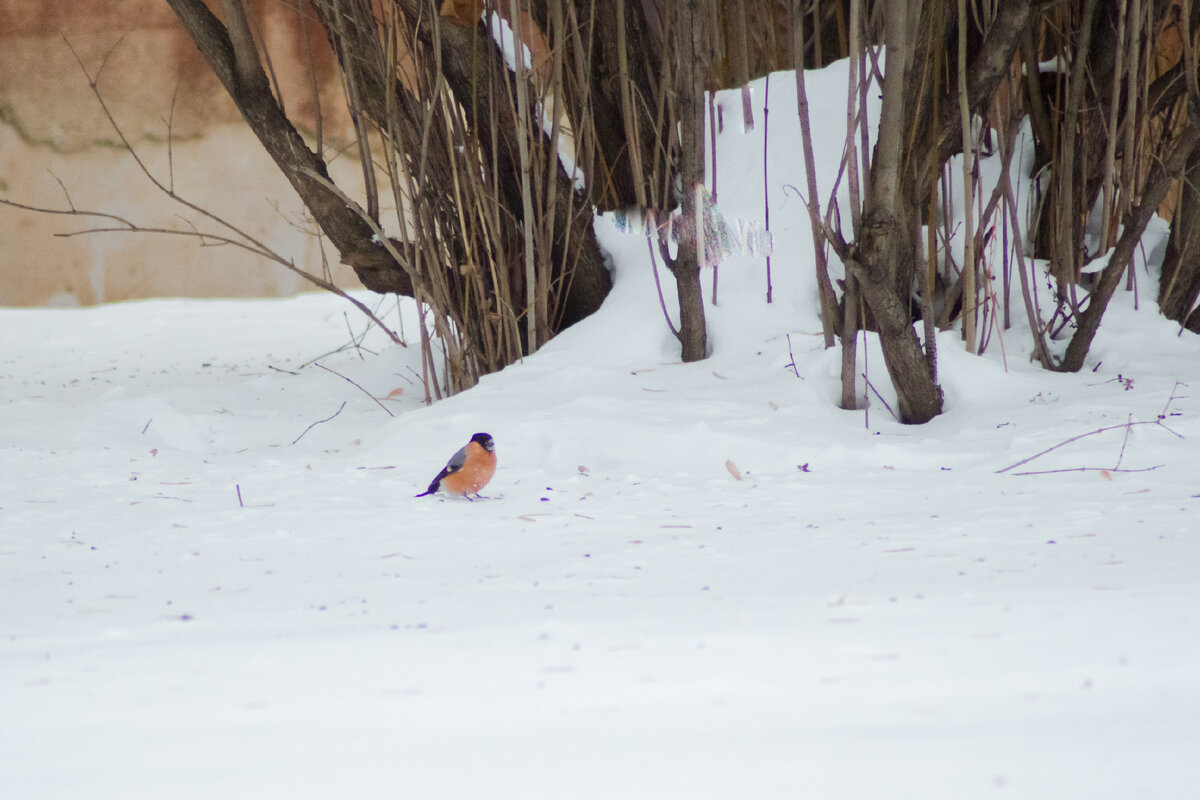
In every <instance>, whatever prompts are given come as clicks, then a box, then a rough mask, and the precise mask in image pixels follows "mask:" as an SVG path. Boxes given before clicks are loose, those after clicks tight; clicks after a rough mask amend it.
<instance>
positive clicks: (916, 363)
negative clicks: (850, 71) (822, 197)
mask: <svg viewBox="0 0 1200 800" xmlns="http://www.w3.org/2000/svg"><path fill="white" fill-rule="evenodd" d="M916 18H917V14H916V12H915V10H914V11H910V9H909V4H908V3H907V0H888V5H887V43H888V47H887V64H886V70H885V72H884V76H883V109H882V111H881V112H880V120H879V130H880V131H883V132H885V133H884V134H883V135H881V136H880V138H879V144H878V146H877V148H876V154H875V159H874V161H873V162H872V164H871V182H870V186H869V187H868V188H867V196H866V207H865V210H864V213H863V228H862V232H861V236H860V237H859V241H858V243H857V246H856V247H853V248H850V249H849V250H848V251H847V252H846V255H845V256H844V257H843V261H845V262H846V266H847V267H848V268H849V269H850V271H851V272H852V273H853V274H854V276H855V277H856V278H857V279H858V283H859V290H860V291H861V292H862V296H863V298H864V299H865V300H866V301H867V305H868V306H869V307H870V309H871V313H872V314H873V315H874V317H875V321H876V323H877V324H878V327H879V343H880V346H881V347H882V348H883V357H884V361H885V363H886V364H887V369H888V374H889V375H890V376H891V379H892V385H893V386H895V388H896V393H897V395H898V396H899V405H900V410H899V414H900V421H901V422H904V423H909V424H919V423H922V422H928V421H929V420H931V419H933V418H934V417H935V416H937V415H938V414H940V413H941V411H942V390H941V389H940V388H939V387H938V385H937V383H936V382H935V381H934V379H933V371H932V369H931V367H930V364H929V362H928V361H927V360H926V358H925V354H924V352H923V351H922V350H921V344H920V342H919V341H918V339H917V335H916V333H915V332H914V330H913V324H912V313H911V311H910V309H909V302H908V294H907V292H902V291H901V289H900V287H899V286H898V280H897V276H903V275H908V276H911V275H913V274H914V270H915V268H916V267H915V261H916V252H917V238H916V237H917V235H918V230H917V221H916V217H915V211H914V210H913V209H912V207H911V206H910V203H909V197H910V195H909V191H908V190H910V189H911V187H909V186H907V185H906V182H905V181H904V179H903V169H904V162H905V159H904V155H905V137H904V136H902V135H897V132H900V131H905V130H908V125H907V124H906V119H907V115H906V113H905V103H904V95H905V82H906V81H907V80H908V65H909V62H910V59H911V54H912V39H911V33H912V31H913V28H914V27H915V22H916Z"/></svg>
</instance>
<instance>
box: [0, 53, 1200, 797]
mask: <svg viewBox="0 0 1200 800" xmlns="http://www.w3.org/2000/svg"><path fill="white" fill-rule="evenodd" d="M831 75H832V76H833V77H832V78H830V80H832V81H833V83H836V80H835V79H836V77H837V76H836V74H834V73H831ZM820 79H821V76H816V75H814V76H810V89H811V88H812V86H813V84H814V83H818V84H819V83H820ZM841 79H842V80H843V81H844V75H843V76H842V78H841ZM775 81H776V82H777V83H776V84H773V86H772V92H771V98H772V114H771V118H770V124H771V126H772V127H771V137H772V138H771V146H772V228H773V234H774V236H775V241H776V251H775V254H774V257H773V259H772V277H773V282H774V295H775V302H774V303H772V304H771V305H770V306H768V305H766V304H765V302H764V296H765V288H766V279H765V270H764V265H763V263H762V259H761V258H754V257H742V258H734V259H732V260H731V261H729V262H727V263H725V264H722V265H721V267H720V272H719V282H718V303H717V305H716V306H715V307H712V308H710V309H709V323H710V331H711V341H712V346H713V355H712V357H711V358H709V359H708V360H706V361H703V362H700V363H696V364H691V365H682V364H680V363H679V362H678V350H677V346H676V344H675V343H674V341H673V340H672V338H671V336H670V334H669V332H668V331H667V329H666V325H665V322H664V321H663V319H662V314H661V312H660V311H659V308H658V298H657V296H656V294H655V292H654V284H653V281H652V278H651V274H650V268H649V266H648V263H647V261H646V259H645V254H646V246H645V241H644V239H639V238H637V237H636V236H633V235H622V234H619V233H617V232H615V231H614V230H613V226H612V225H611V224H610V222H609V221H607V220H604V221H601V222H599V223H598V225H599V227H600V229H601V232H602V234H603V239H604V241H605V243H606V245H607V246H608V247H609V248H610V249H611V250H612V252H613V256H614V262H615V277H616V286H615V289H614V291H613V293H612V295H611V297H610V298H609V299H608V301H607V302H606V304H605V306H604V308H603V309H602V310H601V312H600V313H599V314H597V315H596V316H594V317H593V318H591V319H588V320H586V321H584V322H583V323H581V324H579V325H577V326H576V327H574V328H572V329H570V330H568V331H567V332H565V333H564V334H562V335H561V336H559V337H558V338H556V339H555V340H553V341H552V342H550V343H549V344H548V345H547V346H546V347H544V348H543V349H542V350H541V351H540V352H539V353H537V354H536V355H535V356H533V357H530V358H528V359H526V360H525V362H524V363H521V364H518V365H514V366H513V367H511V368H509V369H506V370H504V371H503V372H501V373H500V374H497V375H493V376H489V377H487V378H485V379H484V380H483V381H482V382H481V384H480V385H479V386H478V387H477V388H475V389H473V390H471V391H469V392H466V393H464V394H461V395H459V396H456V397H453V398H450V399H448V400H445V401H443V402H440V403H437V404H435V405H433V406H431V407H424V406H423V405H422V404H421V402H420V401H421V395H422V393H421V391H420V389H419V386H417V385H416V383H415V382H414V380H415V376H414V373H413V369H414V368H416V367H417V366H418V364H419V361H418V357H417V352H416V351H417V346H416V345H415V344H414V345H413V346H411V347H408V348H396V347H392V348H387V347H385V346H384V341H385V340H384V339H383V337H381V336H379V335H378V334H377V333H371V334H370V335H368V337H367V339H366V341H365V342H364V346H365V347H366V348H368V349H367V350H362V351H359V350H356V349H354V348H346V347H345V345H346V344H347V342H348V340H349V338H350V334H349V333H348V327H349V328H353V329H355V330H356V331H357V330H361V328H362V325H363V323H362V322H361V321H360V319H359V318H358V317H356V316H349V317H347V316H346V315H347V314H349V315H353V314H354V310H353V309H352V308H351V307H349V306H348V305H347V304H345V303H344V302H342V301H339V300H338V299H337V298H334V297H331V296H323V295H310V296H303V297H299V298H296V299H291V300H282V301H186V300H158V301H147V302H140V303H133V304H127V305H121V306H109V307H101V308H96V309H90V310H17V309H6V310H0V472H2V475H3V480H2V483H0V586H2V587H3V603H2V604H0V754H2V755H0V796H2V797H4V798H21V799H22V800H24V798H122V799H126V798H164V797H169V798H213V797H224V798H243V797H245V798H256V799H258V798H289V799H294V798H328V797H350V798H368V797H403V798H555V799H556V800H558V799H560V798H572V800H574V799H576V798H579V799H583V798H605V799H606V800H607V799H608V798H622V800H630V799H632V798H645V799H646V800H659V799H660V798H661V799H665V798H688V800H692V799H694V798H723V799H724V798H739V799H741V798H746V799H751V798H856V799H858V798H861V799H862V800H877V799H878V798H920V799H921V800H942V799H945V800H961V799H962V798H976V797H1003V796H1008V797H1015V798H1022V800H1037V799H1039V798H1046V800H1064V799H1065V798H1089V799H1091V798H1121V799H1122V800H1125V799H1128V798H1139V800H1140V799H1144V798H1171V800H1175V798H1181V797H1186V796H1188V795H1189V793H1191V792H1194V791H1195V787H1196V785H1197V779H1198V778H1200V767H1197V760H1196V754H1197V753H1198V752H1200V681H1198V680H1197V678H1198V676H1200V521H1198V519H1200V467H1198V465H1197V462H1198V459H1197V455H1198V451H1197V442H1200V402H1198V401H1197V395H1200V342H1198V341H1197V339H1196V337H1194V336H1191V335H1190V334H1185V335H1183V336H1179V335H1178V330H1177V327H1176V326H1174V325H1173V324H1171V323H1169V322H1166V321H1164V320H1163V319H1161V317H1159V316H1158V315H1157V312H1156V310H1155V308H1154V304H1153V302H1152V297H1153V294H1152V291H1151V290H1150V289H1148V288H1147V286H1149V285H1150V284H1152V282H1153V275H1151V274H1145V273H1143V274H1142V275H1141V276H1140V280H1141V282H1142V283H1141V287H1140V293H1141V299H1140V306H1141V309H1140V310H1139V311H1134V310H1133V298H1132V296H1131V295H1121V296H1119V297H1118V298H1117V299H1116V300H1115V301H1114V304H1113V308H1112V309H1111V311H1110V313H1109V315H1108V317H1107V318H1106V320H1105V323H1104V325H1103V327H1102V329H1101V333H1100V335H1099V337H1098V339H1097V341H1096V345H1095V348H1094V350H1093V358H1092V359H1091V361H1090V362H1089V364H1088V370H1087V371H1085V372H1083V373H1080V374H1076V375H1061V374H1054V373H1048V372H1044V371H1042V370H1040V369H1039V368H1037V367H1035V366H1032V365H1030V364H1029V359H1028V351H1029V345H1028V342H1026V341H1025V340H1024V338H1023V336H1022V334H1021V333H1020V328H1019V327H1014V329H1013V330H1012V331H1009V332H1007V333H1006V334H1005V335H1004V349H1003V352H1001V349H1000V347H999V346H998V344H999V342H998V340H994V341H993V343H992V345H991V346H990V347H989V349H988V351H987V353H986V354H985V355H984V356H982V357H975V356H969V355H966V354H965V353H964V352H963V349H962V346H961V343H960V342H959V341H958V338H957V335H956V334H955V333H953V332H948V333H945V334H943V335H942V336H941V338H940V340H939V344H940V371H941V381H942V385H943V387H944V389H945V392H946V413H945V414H943V415H942V416H940V417H938V418H937V419H935V420H934V421H933V422H931V423H929V424H927V425H924V426H921V427H905V426H901V425H899V424H897V423H896V422H895V421H894V420H893V419H892V418H891V417H890V416H889V414H888V411H887V410H886V408H884V406H883V405H882V404H881V403H880V402H879V401H878V400H877V399H876V398H874V397H872V400H873V404H872V406H871V407H870V409H869V413H864V412H863V411H862V410H859V411H842V410H839V409H838V408H837V405H836V403H837V398H838V391H839V390H838V369H839V355H838V352H837V351H836V350H829V351H826V350H824V349H823V348H822V346H821V338H820V335H819V334H820V326H819V321H818V320H817V317H816V313H815V311H816V310H815V305H816V303H815V292H814V289H813V281H812V257H811V244H810V243H809V241H808V236H809V234H808V229H807V227H806V225H807V223H806V219H805V215H804V210H803V206H802V205H801V203H800V201H799V199H798V198H797V197H796V195H795V193H793V192H791V191H790V190H789V191H786V192H785V191H784V190H783V188H782V187H783V186H784V185H786V184H792V185H795V186H802V185H803V178H802V173H801V172H800V171H799V159H798V155H797V150H798V148H796V146H795V140H794V138H792V139H791V140H789V138H788V137H789V136H790V135H791V134H790V132H789V127H788V125H787V124H786V123H785V122H784V121H785V120H787V119H789V115H790V114H792V113H794V102H795V101H794V93H793V92H791V89H790V83H789V82H786V81H785V80H783V79H781V78H780V77H779V76H776V78H775ZM843 85H844V84H843ZM779 87H783V88H782V89H780V88H779ZM759 88H761V83H760V84H759ZM813 91H815V92H816V93H817V94H818V98H817V99H820V97H819V96H820V93H821V89H820V87H819V86H818V87H817V88H816V89H813ZM826 95H827V97H828V106H829V109H830V110H827V111H825V112H822V111H821V110H820V108H819V104H818V108H817V109H815V110H814V114H815V115H818V118H820V119H822V120H823V119H825V118H827V117H828V115H830V114H834V111H833V110H832V109H835V108H836V109H840V108H842V107H844V100H843V99H842V98H841V96H839V95H838V94H837V92H836V91H833V90H830V91H828V92H827V93H826ZM759 96H760V97H761V95H759ZM777 96H778V97H779V98H780V99H779V103H780V105H779V107H776V105H775V98H776V97H777ZM789 96H790V100H789ZM724 100H727V101H728V109H727V113H726V116H727V117H728V116H729V115H730V114H731V113H733V112H732V109H735V108H740V102H739V100H738V98H737V96H736V95H733V96H731V97H728V98H724ZM789 102H790V105H789ZM789 108H790V109H791V111H789ZM822 113H824V117H822V116H820V115H821V114H822ZM834 118H835V119H838V118H840V111H838V112H837V114H836V115H835V116H834ZM760 122H761V121H760ZM732 127H733V126H730V129H729V130H728V132H727V134H726V135H724V136H723V137H722V138H721V140H720V141H719V142H718V145H719V154H718V161H719V164H720V169H721V170H722V173H721V174H722V175H723V176H724V177H723V178H722V179H721V181H720V183H719V186H718V203H719V204H720V205H721V206H722V209H723V211H724V212H725V213H726V215H727V216H728V217H737V218H744V219H751V220H752V219H756V218H757V219H759V220H760V221H761V204H762V200H761V194H760V192H761V189H760V188H756V184H755V183H754V181H756V180H759V178H757V177H755V176H760V175H761V158H762V153H761V124H760V126H759V127H758V128H757V129H756V131H755V132H754V133H752V134H743V133H742V132H741V131H740V130H739V131H733V130H732ZM840 141H841V133H840V132H835V133H831V134H829V135H827V136H826V137H825V140H824V144H823V147H824V148H825V151H826V152H829V148H830V147H834V149H833V154H834V155H833V158H834V159H836V152H837V149H838V148H839V147H840ZM776 148H778V150H776ZM823 179H827V178H823ZM758 186H759V187H760V186H761V184H758ZM756 214H757V215H759V216H757V217H756ZM1143 269H1144V267H1143ZM662 277H663V278H664V280H669V278H668V276H667V275H666V274H665V273H664V274H663V276H662ZM709 280H711V274H707V275H706V281H709ZM666 288H667V289H668V290H670V288H671V287H670V286H669V285H667V286H666ZM669 299H670V293H669V294H668V300H669ZM1017 307H1019V303H1014V310H1015V309H1016V308H1017ZM403 313H405V314H407V315H409V318H408V319H407V321H406V325H405V328H406V330H408V331H410V332H411V331H412V330H414V329H415V328H414V327H413V326H414V321H413V317H412V314H413V313H414V311H413V309H412V308H411V307H409V306H405V307H404V312H403ZM388 318H389V320H390V321H393V322H394V321H396V312H394V311H393V312H389V317H388ZM864 355H865V357H866V361H865V363H864V362H862V361H860V366H861V367H863V368H864V369H866V370H867V371H868V372H869V374H870V376H871V379H872V383H873V385H874V386H875V387H876V388H877V389H879V391H880V393H881V394H882V395H883V397H884V398H888V399H889V402H890V401H891V400H890V398H891V393H890V391H889V389H888V387H887V378H886V372H885V371H884V369H883V362H882V358H881V356H880V353H879V351H878V348H877V346H875V345H874V343H873V342H868V343H867V344H866V345H865V346H864V347H861V348H860V359H861V358H862V357H863V356H864ZM322 356H323V357H322ZM318 357H322V358H321V359H320V361H321V363H322V364H324V365H325V366H327V367H329V368H330V369H332V370H336V371H337V372H339V373H341V374H342V375H343V376H345V377H347V378H349V379H351V380H353V381H354V382H356V383H358V384H359V385H360V386H361V387H362V388H363V389H365V390H367V391H369V392H370V393H371V394H372V395H373V396H374V397H376V398H380V400H379V402H376V400H374V399H372V398H371V397H368V396H367V395H366V394H365V393H364V392H363V391H360V389H359V388H356V387H355V386H353V385H351V383H349V382H347V381H346V380H343V379H342V378H341V377H339V376H338V375H335V374H332V373H331V372H327V371H324V370H321V369H317V368H315V367H314V366H304V365H305V364H306V363H307V362H309V361H310V360H312V359H315V358H318ZM1093 368H1094V369H1093ZM396 389H400V390H402V392H401V393H399V394H393V392H394V390H396ZM389 395H392V396H391V397H388V396H389ZM383 398H387V399H383ZM380 403H382V405H384V406H386V408H387V409H388V410H390V411H391V412H392V414H394V416H389V415H388V414H387V413H385V411H384V410H383V409H381V407H380ZM343 404H344V407H343ZM339 409H341V411H340V413H337V414H336V415H335V412H338V411H339ZM1160 414H1165V418H1164V419H1163V420H1162V422H1163V425H1164V426H1166V427H1163V426H1159V425H1154V424H1145V425H1138V426H1134V427H1129V428H1120V429H1116V430H1111V431H1108V432H1105V433H1098V434H1095V435H1084V436H1082V437H1081V438H1079V439H1077V440H1076V441H1073V442H1071V443H1069V444H1066V445H1065V446H1063V447H1060V448H1057V449H1055V450H1053V451H1052V452H1050V453H1048V454H1046V455H1043V456H1040V457H1038V458H1034V459H1033V460H1031V461H1028V462H1027V463H1024V464H1022V465H1021V466H1018V467H1015V468H1013V469H1010V470H1008V471H1006V472H1000V470H1004V469H1005V468H1006V467H1010V466H1011V465H1014V464H1016V463H1017V462H1020V461H1022V460H1024V459H1028V458H1030V457H1031V456H1035V455H1037V454H1038V453H1040V452H1042V451H1044V450H1046V449H1048V448H1050V447H1052V446H1053V445H1056V444H1059V443H1061V442H1065V441H1067V440H1068V439H1071V438H1072V437H1080V436H1081V435H1083V434H1089V433H1091V432H1093V431H1097V430H1098V429H1101V428H1106V427H1109V426H1114V425H1124V423H1126V422H1129V421H1133V422H1149V423H1153V422H1154V421H1155V420H1156V419H1158V418H1159V415H1160ZM331 417H332V418H331ZM321 420H326V421H323V422H320V421H321ZM314 423H318V424H315V425H314ZM310 426H311V427H310ZM477 431H486V432H488V433H491V434H492V435H493V436H494V437H495V439H496V442H497V452H498V455H499V460H500V467H499V470H498V471H497V474H496V477H495V479H494V480H493V482H492V483H491V484H490V485H489V486H488V487H487V488H486V489H485V490H484V494H485V495H488V498H487V499H485V500H480V501H477V502H467V501H464V500H457V499H445V498H441V497H426V498H421V499H416V498H414V497H413V495H415V494H417V493H418V492H420V491H422V490H423V489H424V488H425V486H426V484H427V483H428V481H429V479H430V478H431V477H432V476H433V475H434V474H435V473H436V472H437V471H438V469H439V468H440V467H441V466H442V465H443V463H444V462H445V460H446V458H447V457H448V456H449V455H450V454H451V453H452V452H453V451H454V450H455V449H457V448H458V447H460V446H461V445H462V444H464V443H465V442H466V441H467V439H468V438H469V437H470V436H471V434H473V433H475V432H477ZM1118 467H1119V468H1120V469H1117V468H1118ZM1078 468H1089V469H1087V470H1084V471H1080V470H1079V469H1078ZM1054 470H1073V471H1057V472H1056V471H1054ZM1122 470H1127V471H1122ZM1028 472H1038V473H1041V474H1034V475H1029V474H1018V473H1028Z"/></svg>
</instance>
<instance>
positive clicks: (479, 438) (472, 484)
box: [417, 433, 496, 500]
mask: <svg viewBox="0 0 1200 800" xmlns="http://www.w3.org/2000/svg"><path fill="white" fill-rule="evenodd" d="M495 472H496V443H495V442H494V441H492V437H491V436H490V435H488V434H486V433H477V434H475V435H474V436H472V437H471V441H469V442H467V444H466V445H465V446H464V447H463V448H462V449H460V450H459V451H458V452H457V453H455V454H454V455H452V456H451V457H450V460H449V461H447V462H446V466H445V468H443V469H442V471H441V472H439V473H438V475H437V477H436V478H434V479H433V482H432V483H431V484H429V488H428V489H426V490H425V491H423V492H421V493H420V494H419V495H417V497H424V496H425V495H427V494H433V493H434V492H436V491H437V490H438V489H441V490H442V491H443V492H445V493H446V494H458V495H462V496H463V497H465V498H467V499H468V500H470V499H471V495H475V496H476V497H479V490H480V489H482V488H483V487H484V486H487V482H488V481H490V480H491V479H492V475H493V474H495Z"/></svg>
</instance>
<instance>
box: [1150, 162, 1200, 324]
mask: <svg viewBox="0 0 1200 800" xmlns="http://www.w3.org/2000/svg"><path fill="white" fill-rule="evenodd" d="M1198 185H1200V149H1196V150H1193V151H1192V154H1191V156H1189V157H1188V163H1187V170H1186V172H1184V176H1183V181H1182V183H1181V187H1182V188H1181V195H1180V198H1179V212H1178V217H1177V219H1176V222H1175V224H1174V225H1173V226H1171V237H1170V239H1169V240H1168V242H1167V255H1166V258H1165V260H1164V261H1163V266H1162V279H1161V281H1160V282H1159V287H1158V307H1159V310H1161V311H1162V313H1163V316H1165V317H1167V318H1168V319H1173V320H1175V321H1176V322H1178V323H1179V324H1180V325H1184V326H1185V327H1187V328H1189V329H1190V330H1192V331H1195V332H1196V333H1200V312H1193V310H1192V309H1193V308H1194V307H1195V305H1196V300H1197V298H1200V188H1198Z"/></svg>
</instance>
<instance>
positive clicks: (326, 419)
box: [238, 364, 390, 501]
mask: <svg viewBox="0 0 1200 800" xmlns="http://www.w3.org/2000/svg"><path fill="white" fill-rule="evenodd" d="M317 366H318V367H319V366H321V365H320V364H317ZM360 388H361V387H360ZM345 407H346V401H345V400H343V401H342V404H341V405H340V406H339V407H338V410H337V411H335V412H333V414H332V415H331V416H328V417H326V418H325V419H319V420H317V421H316V422H314V423H313V424H312V425H309V426H308V427H307V428H305V429H304V433H308V432H309V431H311V430H312V429H313V428H315V427H317V426H318V425H320V424H321V423H322V422H329V420H331V419H333V418H334V417H336V416H337V415H338V414H340V413H342V409H343V408H345ZM384 411H387V409H386V408H385V409H384ZM389 413H390V412H389ZM304 433H302V434H300V435H299V436H297V437H296V438H295V439H293V440H292V444H295V443H296V442H298V441H300V440H301V439H303V438H304ZM241 499H242V489H241V487H240V486H239V487H238V500H239V501H240V500H241Z"/></svg>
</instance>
